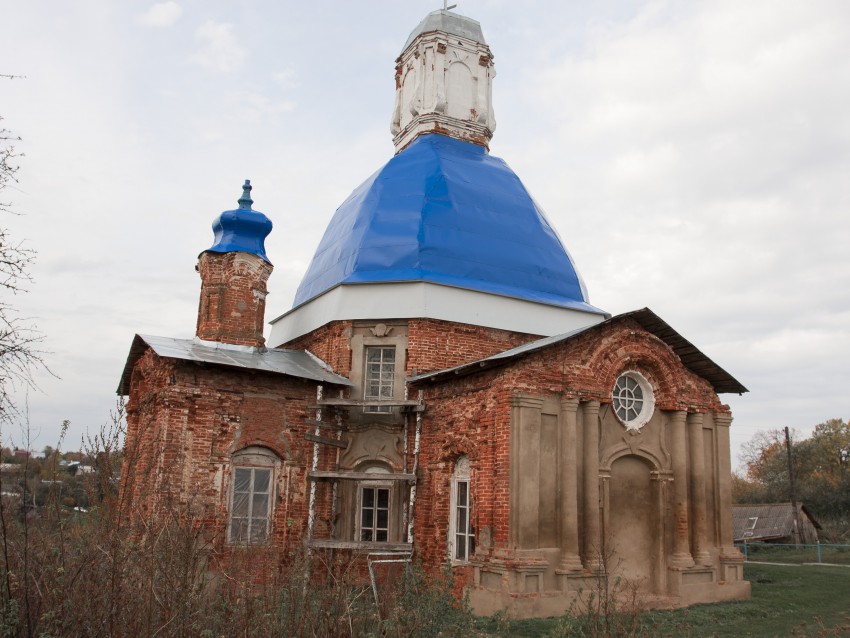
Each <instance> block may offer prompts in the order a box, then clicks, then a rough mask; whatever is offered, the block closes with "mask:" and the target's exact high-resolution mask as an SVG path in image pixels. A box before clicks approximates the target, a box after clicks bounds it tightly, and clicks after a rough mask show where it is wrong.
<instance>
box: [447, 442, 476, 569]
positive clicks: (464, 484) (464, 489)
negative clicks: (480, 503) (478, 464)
mask: <svg viewBox="0 0 850 638" xmlns="http://www.w3.org/2000/svg"><path fill="white" fill-rule="evenodd" d="M471 485H472V483H471V481H470V470H469V458H468V457H466V456H461V457H459V458H458V460H457V462H456V463H455V470H454V473H453V474H452V492H451V512H450V517H451V518H450V520H449V556H450V557H451V560H452V561H455V562H466V561H468V560H469V559H470V557H471V556H472V554H474V553H475V530H474V529H473V527H472V491H471Z"/></svg>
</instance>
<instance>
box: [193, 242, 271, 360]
mask: <svg viewBox="0 0 850 638" xmlns="http://www.w3.org/2000/svg"><path fill="white" fill-rule="evenodd" d="M198 272H199V273H200V275H201V299H200V303H199V304H198V324H197V330H196V334H197V335H198V337H200V338H201V339H205V340H207V341H221V342H223V343H232V344H237V345H246V346H255V347H260V346H262V345H263V344H264V343H265V339H264V338H263V327H264V322H265V312H266V294H267V289H266V282H267V281H268V278H269V275H271V272H272V266H271V264H269V263H268V262H267V261H265V260H263V259H261V258H260V257H258V256H256V255H252V254H249V253H242V252H232V253H214V252H205V253H202V254H201V256H200V257H199V258H198Z"/></svg>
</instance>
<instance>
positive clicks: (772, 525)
mask: <svg viewBox="0 0 850 638" xmlns="http://www.w3.org/2000/svg"><path fill="white" fill-rule="evenodd" d="M797 507H798V508H799V511H800V513H801V514H802V515H803V516H805V517H806V518H808V519H809V521H811V523H812V525H814V526H815V527H816V528H817V529H820V525H819V524H818V522H817V521H816V520H815V519H814V518H812V516H811V514H810V513H809V511H808V510H807V509H806V507H805V506H804V505H803V504H802V503H799V504H798V505H797ZM732 526H733V527H734V538H735V542H741V541H757V540H771V539H776V538H786V537H788V536H793V535H794V509H793V508H792V507H791V503H770V504H765V505H735V506H733V507H732Z"/></svg>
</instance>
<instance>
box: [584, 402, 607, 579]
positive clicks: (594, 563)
mask: <svg viewBox="0 0 850 638" xmlns="http://www.w3.org/2000/svg"><path fill="white" fill-rule="evenodd" d="M583 415H584V418H583V419H582V430H583V432H584V485H583V487H584V566H585V567H586V568H588V569H594V570H595V569H597V568H598V567H599V558H600V557H599V551H600V550H601V549H602V543H601V540H602V539H601V537H600V535H599V401H587V402H585V403H584V406H583Z"/></svg>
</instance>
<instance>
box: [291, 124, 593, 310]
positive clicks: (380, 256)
mask: <svg viewBox="0 0 850 638" xmlns="http://www.w3.org/2000/svg"><path fill="white" fill-rule="evenodd" d="M411 281H427V282H431V283H436V284H443V285H447V286H454V287H457V288H464V289H467V290H478V291H482V292H487V293H493V294H497V295H503V296H507V297H515V298H518V299H525V300H529V301H536V302H540V303H545V304H551V305H555V306H562V307H567V308H576V309H579V310H585V311H588V312H593V313H597V314H604V313H603V311H601V310H599V309H598V308H595V307H594V306H591V305H590V304H589V303H588V297H587V291H586V290H585V287H584V283H583V282H582V280H581V278H580V277H579V274H578V272H577V271H576V268H575V265H574V264H573V261H572V258H571V257H570V255H569V253H568V252H567V250H566V249H565V248H564V245H563V244H562V243H561V239H560V237H559V236H558V234H557V233H556V232H555V230H554V229H553V228H552V226H551V225H550V224H549V222H548V220H547V219H546V216H545V215H544V214H543V211H542V210H541V209H540V207H539V206H537V204H536V203H535V202H534V200H533V199H532V197H531V195H529V193H528V191H527V190H526V189H525V186H523V184H522V182H521V181H520V180H519V178H518V177H517V176H516V174H515V173H514V172H513V171H512V170H511V169H510V168H509V167H508V165H507V164H505V162H504V161H502V160H501V159H498V158H496V157H493V156H491V155H490V154H489V153H487V151H486V150H485V149H484V148H483V147H481V146H478V145H477V144H472V143H470V142H463V141H460V140H456V139H452V138H450V137H446V136H444V135H439V134H429V135H422V136H420V137H418V138H417V139H416V140H415V141H414V142H413V143H412V144H410V146H408V147H407V148H406V149H405V150H404V151H402V152H401V153H399V154H398V155H396V156H395V157H394V158H392V159H391V160H390V161H389V162H388V163H387V164H386V165H385V166H384V167H383V168H381V169H380V170H379V171H378V172H377V173H375V174H374V175H372V177H370V178H369V179H368V180H366V182H364V183H363V184H362V185H361V186H359V187H358V188H357V189H356V190H355V191H354V192H353V193H352V194H351V195H350V196H349V198H348V199H347V200H346V201H345V202H344V203H343V204H342V206H340V207H339V209H338V210H337V211H336V213H335V214H334V216H333V219H332V220H331V222H330V224H329V225H328V228H327V230H326V231H325V235H324V237H323V238H322V240H321V242H320V243H319V247H318V248H317V250H316V254H315V255H314V257H313V260H312V262H311V263H310V266H309V268H308V269H307V273H306V274H305V275H304V279H303V280H302V281H301V285H300V286H299V287H298V292H297V293H296V295H295V304H294V305H295V306H296V307H297V306H299V305H301V304H304V303H306V302H308V301H310V300H311V299H313V298H315V297H317V296H319V295H321V294H322V293H324V292H325V291H327V290H330V289H331V288H333V287H334V286H337V285H339V284H365V283H389V282H411Z"/></svg>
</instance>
